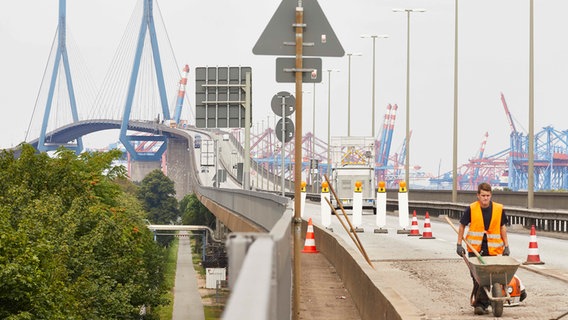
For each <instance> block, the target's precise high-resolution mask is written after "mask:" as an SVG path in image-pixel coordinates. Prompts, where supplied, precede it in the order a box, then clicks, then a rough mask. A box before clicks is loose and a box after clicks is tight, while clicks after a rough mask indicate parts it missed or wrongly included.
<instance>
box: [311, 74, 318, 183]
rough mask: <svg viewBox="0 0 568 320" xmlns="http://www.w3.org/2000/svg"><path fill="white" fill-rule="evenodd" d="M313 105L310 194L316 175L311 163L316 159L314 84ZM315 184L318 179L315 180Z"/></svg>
mask: <svg viewBox="0 0 568 320" xmlns="http://www.w3.org/2000/svg"><path fill="white" fill-rule="evenodd" d="M312 96H313V100H312V101H313V103H312V106H313V107H312V158H311V159H312V160H311V161H310V180H311V181H310V182H311V183H312V193H314V192H316V189H315V188H316V184H315V183H314V181H313V180H314V179H313V178H314V177H315V175H316V173H315V170H314V168H312V161H314V160H315V158H316V83H315V82H314V93H313V94H312ZM315 180H316V183H317V180H318V179H315Z"/></svg>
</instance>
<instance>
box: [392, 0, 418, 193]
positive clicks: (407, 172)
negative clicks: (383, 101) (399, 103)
mask: <svg viewBox="0 0 568 320" xmlns="http://www.w3.org/2000/svg"><path fill="white" fill-rule="evenodd" d="M393 11H394V12H406V139H405V144H406V150H405V151H406V154H405V155H406V157H405V161H404V162H405V163H404V180H405V181H406V185H407V186H408V187H410V13H411V12H425V11H426V10H424V9H393Z"/></svg>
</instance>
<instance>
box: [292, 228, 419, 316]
mask: <svg viewBox="0 0 568 320" xmlns="http://www.w3.org/2000/svg"><path fill="white" fill-rule="evenodd" d="M306 227H307V226H306V222H305V221H304V223H303V225H302V229H303V233H302V234H305V233H306ZM314 237H315V241H316V247H317V249H318V250H319V251H320V252H321V253H322V254H323V255H325V256H326V258H327V259H328V260H329V262H330V263H331V264H332V265H333V266H334V267H335V270H336V271H337V274H338V275H339V277H340V278H341V280H342V281H343V284H344V285H345V288H346V289H347V290H348V291H349V292H350V294H351V297H352V298H353V301H354V302H355V305H356V307H357V309H358V310H359V315H360V316H361V319H363V320H383V319H384V320H397V319H398V320H420V319H424V316H425V315H424V314H423V313H422V312H420V310H418V309H417V308H416V307H415V306H414V305H413V304H412V303H410V302H409V301H408V300H406V299H405V298H404V297H403V296H401V295H400V294H399V293H398V292H397V288H396V282H392V280H391V278H392V277H391V276H390V275H389V270H388V269H385V268H383V269H380V268H376V267H372V266H371V265H369V264H368V262H367V261H366V260H365V258H364V257H363V255H362V254H361V253H360V252H358V251H355V250H353V249H351V246H350V244H347V243H345V242H344V241H343V240H342V239H341V238H339V237H337V236H335V234H333V233H332V232H329V231H327V230H324V229H321V228H319V227H318V226H315V225H314Z"/></svg>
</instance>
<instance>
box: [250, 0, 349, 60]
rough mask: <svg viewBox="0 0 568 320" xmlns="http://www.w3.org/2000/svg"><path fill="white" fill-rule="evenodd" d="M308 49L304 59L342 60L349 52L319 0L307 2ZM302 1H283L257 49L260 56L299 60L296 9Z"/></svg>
mask: <svg viewBox="0 0 568 320" xmlns="http://www.w3.org/2000/svg"><path fill="white" fill-rule="evenodd" d="M302 5H303V10H304V24H305V25H306V27H305V28H304V35H303V38H304V47H303V49H302V51H303V56H316V57H342V56H344V55H345V50H343V47H342V46H341V43H339V40H338V39H337V36H336V35H335V32H333V29H332V28H331V25H330V24H329V21H327V18H326V17H325V14H324V13H323V10H322V9H321V7H320V5H319V3H318V2H317V0H303V1H302ZM297 6H298V0H282V2H281V3H280V6H278V9H277V10H276V12H275V13H274V15H273V16H272V18H271V19H270V22H268V25H267V26H266V28H265V29H264V31H263V32H262V35H261V36H260V38H259V39H258V41H257V42H256V44H255V45H254V48H253V49H252V53H254V54H257V55H274V56H295V55H296V45H295V41H296V40H295V39H296V35H295V32H296V30H295V28H294V26H293V25H294V23H295V22H296V7H297Z"/></svg>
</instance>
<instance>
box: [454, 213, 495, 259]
mask: <svg viewBox="0 0 568 320" xmlns="http://www.w3.org/2000/svg"><path fill="white" fill-rule="evenodd" d="M444 218H446V221H447V222H448V224H449V225H450V226H452V229H454V231H455V232H456V233H457V234H459V231H458V229H457V228H456V226H454V224H453V223H452V221H451V220H450V218H448V216H444ZM463 242H465V244H466V245H467V247H468V248H469V249H470V250H471V251H473V253H475V256H476V257H477V259H479V262H481V263H482V264H486V263H485V261H484V260H483V258H482V257H481V255H480V254H479V252H477V250H475V248H474V247H473V246H472V245H471V244H470V243H469V242H468V241H467V240H466V239H463Z"/></svg>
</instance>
